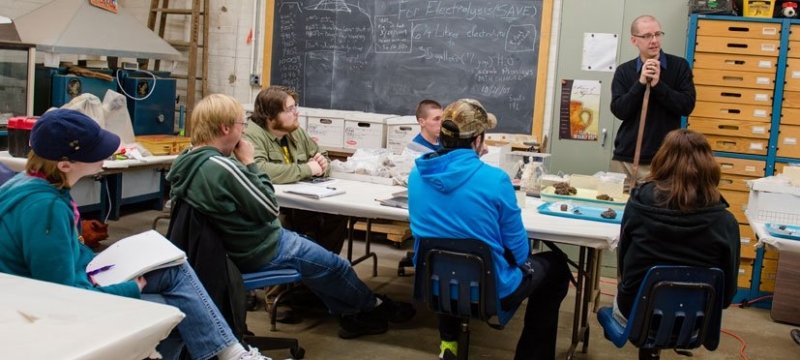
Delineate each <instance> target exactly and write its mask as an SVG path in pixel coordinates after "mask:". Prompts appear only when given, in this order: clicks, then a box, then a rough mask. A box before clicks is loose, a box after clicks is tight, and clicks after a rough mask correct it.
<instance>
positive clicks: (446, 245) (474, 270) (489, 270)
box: [414, 238, 516, 359]
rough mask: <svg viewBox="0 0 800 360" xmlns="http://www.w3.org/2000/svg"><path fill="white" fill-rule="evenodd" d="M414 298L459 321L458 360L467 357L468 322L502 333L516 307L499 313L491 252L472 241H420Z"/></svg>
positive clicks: (486, 246) (415, 272)
mask: <svg viewBox="0 0 800 360" xmlns="http://www.w3.org/2000/svg"><path fill="white" fill-rule="evenodd" d="M418 241H419V242H420V243H419V246H418V252H417V265H416V269H415V271H414V297H415V299H417V300H420V301H423V302H425V303H427V304H428V308H429V309H431V310H432V311H434V312H436V313H438V314H444V315H451V316H455V317H458V318H460V319H461V333H459V337H458V359H467V358H468V356H469V320H470V319H472V318H474V319H479V320H481V321H485V322H486V323H487V324H489V326H491V327H492V328H494V329H498V330H502V329H503V327H504V326H505V324H506V323H508V321H509V320H510V319H511V317H513V316H514V312H515V311H516V307H515V308H513V309H508V310H503V309H502V308H501V306H500V298H499V296H498V294H497V290H496V283H497V279H496V277H495V276H496V275H495V272H494V261H493V258H492V251H491V248H490V247H489V245H488V244H486V243H485V242H483V241H480V240H475V239H438V238H420V239H418Z"/></svg>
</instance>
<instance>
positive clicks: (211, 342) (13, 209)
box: [0, 109, 268, 359]
mask: <svg viewBox="0 0 800 360" xmlns="http://www.w3.org/2000/svg"><path fill="white" fill-rule="evenodd" d="M30 142H31V149H32V150H31V152H30V153H29V154H28V161H27V163H26V165H25V171H24V172H22V173H20V174H17V175H16V176H14V177H13V178H12V179H11V180H9V181H8V182H6V183H5V184H3V185H2V186H0V214H3V216H2V217H1V218H0V272H3V273H8V274H12V275H18V276H25V277H29V278H32V279H37V280H43V281H50V282H54V283H58V284H63V285H68V286H74V287H77V288H83V289H88V290H94V291H99V292H104V293H108V294H114V295H118V296H124V297H130V298H137V299H138V298H141V297H142V295H143V294H157V295H160V296H159V297H152V296H149V297H147V299H148V300H149V299H156V298H160V299H163V300H161V302H164V303H166V304H168V305H172V306H175V307H177V308H178V309H180V310H181V311H182V312H183V313H185V314H186V317H185V318H184V319H183V320H182V321H181V322H180V323H179V324H178V326H177V329H178V331H177V333H174V334H173V335H170V337H173V336H175V337H177V336H178V335H180V338H181V340H182V342H183V343H184V344H185V345H186V348H187V350H188V352H189V354H190V355H191V358H192V359H209V358H212V357H214V356H217V357H218V358H219V359H268V358H266V357H264V356H263V355H261V354H260V353H259V352H258V349H255V348H250V349H245V348H244V347H243V346H242V345H241V344H240V343H239V342H238V341H237V340H236V338H235V337H234V335H233V333H232V331H231V330H230V328H229V327H228V325H227V323H226V322H225V319H224V318H223V317H222V315H221V314H220V312H219V310H218V309H217V308H216V307H215V306H214V305H213V304H214V303H213V302H212V301H211V299H210V298H209V297H208V293H207V292H206V291H205V289H204V288H203V285H202V284H201V283H200V281H199V280H198V279H197V276H196V275H195V272H194V270H192V268H191V267H190V266H189V265H188V264H186V263H183V264H181V265H177V266H173V267H169V268H164V269H159V270H155V271H151V272H149V273H147V274H145V275H144V276H140V277H138V278H136V279H133V280H130V281H125V282H121V283H119V284H113V285H108V286H99V285H97V284H95V283H94V281H92V279H91V277H90V276H88V275H87V274H86V265H87V264H88V263H89V262H90V261H91V260H92V258H94V253H93V252H92V251H91V250H90V249H89V248H88V247H86V246H85V245H83V244H82V243H81V238H80V236H79V235H80V232H79V229H78V226H77V225H78V217H79V214H78V209H77V205H76V204H75V201H74V200H73V199H72V196H71V195H70V193H69V190H70V188H71V187H72V186H74V185H75V183H77V182H78V180H80V179H81V178H82V177H84V176H87V175H93V174H96V173H98V172H100V171H102V164H103V160H104V159H106V158H108V157H109V156H111V155H112V154H113V153H114V152H115V151H116V150H117V148H118V147H119V143H120V140H119V137H118V136H117V135H114V134H113V133H111V132H108V131H106V130H103V129H102V128H100V126H99V125H98V124H97V122H95V121H94V120H92V119H91V118H89V117H88V116H86V115H84V114H82V113H80V112H77V111H73V110H63V109H59V110H53V111H49V112H47V113H45V114H44V115H42V117H41V118H39V119H38V120H37V121H36V124H35V125H34V127H33V130H32V132H31V140H30ZM120 326H125V324H121V325H120ZM174 340H177V339H174ZM167 343H169V345H168V344H167ZM174 344H180V341H170V342H164V343H162V344H161V345H159V347H158V351H159V352H161V354H162V355H165V358H174V357H177V354H179V352H180V349H181V346H174ZM173 356H174V357H173Z"/></svg>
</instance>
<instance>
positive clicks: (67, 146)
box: [31, 109, 120, 163]
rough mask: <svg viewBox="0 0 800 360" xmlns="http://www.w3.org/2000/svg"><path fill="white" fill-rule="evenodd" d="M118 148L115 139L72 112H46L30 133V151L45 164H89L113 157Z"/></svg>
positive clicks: (94, 123)
mask: <svg viewBox="0 0 800 360" xmlns="http://www.w3.org/2000/svg"><path fill="white" fill-rule="evenodd" d="M119 144H120V140H119V136H117V135H116V134H114V133H112V132H109V131H106V130H104V129H102V128H101V127H100V125H98V124H97V122H96V121H94V120H92V118H90V117H88V116H86V115H84V114H83V113H81V112H78V111H75V110H67V109H56V110H51V111H48V112H46V113H44V115H42V116H41V117H40V118H39V119H38V120H36V123H35V124H34V125H33V130H32V131H31V149H33V152H34V153H36V155H39V156H41V157H43V158H45V159H47V160H54V161H61V160H69V161H79V162H85V163H93V162H97V161H100V160H104V159H106V158H108V157H109V156H111V155H112V154H114V152H116V151H117V149H118V148H119Z"/></svg>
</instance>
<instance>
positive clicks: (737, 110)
mask: <svg viewBox="0 0 800 360" xmlns="http://www.w3.org/2000/svg"><path fill="white" fill-rule="evenodd" d="M720 110H721V111H722V112H724V113H728V114H741V113H742V110H739V109H720Z"/></svg>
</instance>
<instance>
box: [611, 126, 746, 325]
mask: <svg viewBox="0 0 800 360" xmlns="http://www.w3.org/2000/svg"><path fill="white" fill-rule="evenodd" d="M719 180H720V168H719V165H718V164H717V162H716V161H714V154H713V153H712V152H711V147H710V146H709V145H708V142H707V141H706V139H705V137H704V136H703V135H702V134H699V133H697V132H694V131H691V130H687V129H678V130H673V131H672V132H670V133H669V134H667V137H666V138H665V139H664V143H663V144H662V145H661V149H659V150H658V152H657V153H656V154H655V156H654V157H653V162H652V167H651V173H650V175H649V176H648V177H647V178H646V182H644V183H643V184H641V185H639V186H638V187H636V188H634V189H633V191H632V193H631V197H630V199H629V200H628V204H627V206H626V207H625V213H624V214H623V216H622V225H621V234H620V241H619V253H618V258H617V260H618V269H619V271H620V275H621V279H620V281H619V284H618V286H617V297H616V300H615V304H614V305H615V306H614V310H615V316H616V317H617V319H618V320H621V322H624V320H625V319H627V318H628V316H629V315H630V311H631V307H632V306H633V302H634V300H635V297H636V293H637V291H638V290H639V286H640V285H641V283H642V279H643V278H644V275H645V274H646V273H647V271H648V270H649V269H650V268H651V267H653V266H656V265H687V266H701V267H716V268H720V269H721V270H722V271H723V272H724V274H725V293H724V294H721V295H722V296H723V298H724V302H723V303H724V307H728V305H730V303H731V300H732V299H733V296H734V295H735V294H736V280H737V277H738V275H739V246H740V239H739V224H738V223H737V222H736V219H735V218H734V217H733V214H731V213H730V212H729V211H728V210H727V209H728V203H727V202H726V201H725V199H723V198H722V195H721V194H720V192H719V190H718V189H717V186H718V185H719Z"/></svg>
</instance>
